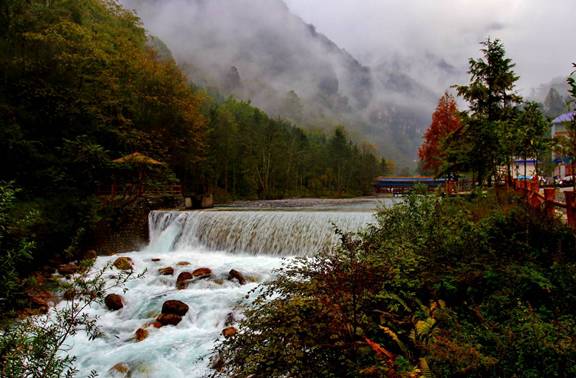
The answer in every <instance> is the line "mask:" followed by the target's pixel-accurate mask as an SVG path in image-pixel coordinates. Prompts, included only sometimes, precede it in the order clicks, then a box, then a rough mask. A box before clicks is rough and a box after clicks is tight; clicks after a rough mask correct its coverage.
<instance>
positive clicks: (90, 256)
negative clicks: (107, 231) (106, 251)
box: [82, 249, 98, 260]
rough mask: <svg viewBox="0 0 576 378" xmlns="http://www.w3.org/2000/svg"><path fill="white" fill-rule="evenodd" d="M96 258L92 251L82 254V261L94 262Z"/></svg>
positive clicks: (95, 253) (96, 255) (96, 254)
mask: <svg viewBox="0 0 576 378" xmlns="http://www.w3.org/2000/svg"><path fill="white" fill-rule="evenodd" d="M97 257H98V253H97V252H96V251H95V250H93V249H91V250H89V251H86V253H84V256H82V258H83V259H84V260H96V258H97Z"/></svg>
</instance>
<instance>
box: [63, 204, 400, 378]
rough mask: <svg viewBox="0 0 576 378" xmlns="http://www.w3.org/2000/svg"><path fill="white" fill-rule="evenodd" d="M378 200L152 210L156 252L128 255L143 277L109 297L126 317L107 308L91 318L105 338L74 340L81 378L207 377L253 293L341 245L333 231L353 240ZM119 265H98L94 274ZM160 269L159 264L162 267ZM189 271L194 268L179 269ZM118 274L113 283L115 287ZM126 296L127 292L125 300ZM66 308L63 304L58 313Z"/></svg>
mask: <svg viewBox="0 0 576 378" xmlns="http://www.w3.org/2000/svg"><path fill="white" fill-rule="evenodd" d="M387 201H388V202H382V201H375V200H362V201H356V202H354V201H350V200H348V201H342V202H338V201H331V202H329V203H324V202H320V203H313V204H311V203H304V204H303V205H302V203H297V205H298V204H299V206H295V204H294V203H290V202H288V203H283V204H280V205H279V204H278V203H270V204H269V205H268V206H267V205H266V204H265V203H259V205H254V204H252V205H242V206H241V207H233V208H225V209H215V210H209V211H189V212H179V211H154V212H152V213H150V216H149V228H150V239H151V241H150V244H149V245H148V246H147V247H145V248H143V249H142V250H141V251H134V252H131V253H125V254H122V255H121V256H128V257H130V258H131V259H132V260H133V263H134V271H135V272H136V273H140V272H145V273H144V275H143V276H142V278H140V279H136V280H131V281H129V282H128V283H127V284H126V285H125V287H122V288H116V289H113V290H112V292H115V293H118V294H121V295H122V296H123V297H124V302H125V303H124V308H122V309H121V310H119V311H115V312H111V311H109V310H107V309H106V308H105V307H104V306H103V305H94V306H93V307H92V308H90V309H89V310H88V312H89V313H90V314H91V315H94V316H97V317H98V325H99V326H100V328H101V330H102V331H103V336H101V337H99V338H97V339H95V340H92V341H90V340H88V338H87V337H86V335H84V334H82V333H79V334H77V335H75V336H73V337H72V338H71V339H70V340H69V346H70V350H69V351H68V353H69V354H72V355H75V356H77V358H78V360H77V364H76V365H77V368H78V369H79V370H80V374H79V375H78V376H79V377H85V376H87V375H88V374H89V373H90V371H91V370H94V371H96V372H97V373H98V375H99V376H103V377H106V376H130V377H159V378H160V377H166V378H168V377H170V378H179V377H187V378H189V377H206V376H208V375H210V372H211V371H210V369H209V365H210V356H211V352H212V349H213V347H214V345H215V343H216V342H217V340H218V339H219V338H221V337H222V336H221V333H222V330H223V329H224V328H225V327H226V319H227V317H229V314H231V313H232V314H234V317H235V318H236V319H238V318H240V317H241V314H240V313H239V311H238V305H239V304H241V303H242V302H243V301H247V300H249V299H246V296H247V294H248V292H249V291H250V290H252V289H254V288H255V287H256V286H257V285H258V284H259V283H261V282H263V281H265V280H268V279H270V278H271V277H272V276H273V270H274V269H276V268H279V267H280V266H281V265H282V264H283V261H284V260H283V259H285V258H288V259H289V258H290V257H292V256H306V255H312V254H314V253H316V252H317V251H318V250H319V249H320V248H326V247H330V246H333V245H335V244H336V243H337V242H338V238H337V236H336V235H335V234H334V227H338V228H339V229H341V230H343V231H354V230H358V229H360V228H362V227H363V226H365V225H366V224H368V223H370V222H373V221H374V217H373V211H374V209H375V208H376V207H377V206H388V205H390V204H391V201H390V200H387ZM117 257H118V256H107V257H99V258H98V259H97V260H96V263H95V265H94V267H93V268H92V271H93V272H97V271H98V270H99V269H101V268H102V267H104V266H106V264H109V263H110V262H112V261H114V260H115V259H116V258H117ZM158 259H160V260H159V261H154V260H158ZM178 263H187V264H189V265H178ZM163 267H173V268H174V275H172V276H162V275H160V274H159V273H158V269H159V268H163ZM200 267H207V268H210V269H211V270H212V277H211V278H209V279H202V280H196V281H193V282H192V283H191V284H190V285H189V286H188V288H186V289H184V290H177V289H176V277H177V276H178V274H179V273H180V272H184V271H189V272H190V271H192V270H194V269H196V268H200ZM231 269H235V270H237V271H240V272H241V273H242V274H244V276H245V277H246V278H247V281H248V282H247V284H245V285H240V284H239V283H238V282H236V281H229V280H228V279H227V278H228V272H229V271H230V270H231ZM113 274H114V272H113V271H111V272H110V274H109V276H110V277H109V278H108V279H109V280H110V282H112V281H113V277H112V276H113ZM125 289H126V291H125ZM169 299H176V300H180V301H182V302H184V303H186V304H188V306H189V308H190V309H189V311H188V313H186V315H185V316H184V317H183V320H182V321H181V322H180V323H179V324H178V325H177V326H165V327H162V328H154V327H148V328H147V330H148V331H149V336H148V337H147V338H146V339H145V340H143V341H140V342H136V340H135V339H134V333H135V331H136V330H137V329H138V328H141V327H144V325H146V324H147V323H150V322H153V321H154V319H155V318H156V317H157V316H158V315H159V313H160V310H161V308H162V304H163V303H164V302H165V301H166V300H169ZM63 305H65V303H63V304H61V306H63ZM118 363H124V364H127V366H128V367H129V369H130V373H129V375H124V374H116V375H114V374H112V373H111V372H110V369H111V367H113V366H114V365H116V364H118Z"/></svg>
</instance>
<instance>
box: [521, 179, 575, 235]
mask: <svg viewBox="0 0 576 378" xmlns="http://www.w3.org/2000/svg"><path fill="white" fill-rule="evenodd" d="M514 190H515V191H516V192H518V193H520V194H521V195H522V196H524V197H525V198H526V201H527V202H528V205H530V206H531V207H533V208H537V209H544V211H545V212H546V214H547V215H548V216H550V217H555V216H556V209H558V208H560V209H564V210H566V221H567V223H568V225H569V226H570V227H572V228H573V229H574V230H576V196H575V194H574V191H565V192H564V199H565V201H566V202H560V201H557V200H556V189H555V188H544V194H542V193H540V186H539V185H538V181H537V180H531V181H528V180H514Z"/></svg>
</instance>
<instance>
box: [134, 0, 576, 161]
mask: <svg viewBox="0 0 576 378" xmlns="http://www.w3.org/2000/svg"><path fill="white" fill-rule="evenodd" d="M123 4H124V5H126V6H127V7H128V8H131V9H135V11H136V13H137V14H138V15H139V16H140V17H141V18H142V20H143V23H144V26H145V27H146V29H147V30H148V31H149V32H150V34H151V35H154V36H158V37H159V38H160V39H161V40H162V41H164V42H165V43H166V45H167V46H168V48H169V49H170V50H171V52H172V54H173V56H174V58H175V59H176V61H177V63H178V64H179V65H180V66H181V67H182V68H183V70H184V71H185V72H186V73H187V75H188V77H189V78H190V80H191V81H192V82H194V83H195V84H197V85H200V86H203V87H205V88H209V89H213V90H214V91H216V92H218V93H220V94H222V95H224V96H227V95H233V96H235V97H237V98H240V99H243V100H246V101H251V102H252V103H253V104H254V105H256V106H258V107H260V108H262V109H263V110H265V111H266V112H268V113H269V114H271V115H272V116H279V117H282V118H286V119H289V120H291V121H293V122H294V123H296V124H298V125H300V126H302V127H305V128H322V129H327V130H330V129H332V128H334V127H336V126H337V125H340V124H342V125H345V126H346V128H347V130H348V131H349V132H350V135H351V136H352V138H353V139H355V140H356V141H357V142H369V143H371V144H373V145H374V146H375V147H376V148H377V149H378V150H379V151H380V152H381V153H382V155H383V156H385V157H388V158H392V159H394V160H397V161H398V165H399V166H408V165H411V166H413V164H414V161H415V160H416V151H417V147H418V146H419V144H420V143H421V137H422V133H423V130H424V129H425V128H426V127H427V126H428V124H429V122H430V117H431V114H432V112H433V110H434V107H435V106H436V102H437V100H438V98H439V97H440V95H441V94H442V92H444V91H445V90H447V89H448V88H450V86H451V85H453V84H458V83H465V82H467V80H468V77H467V72H466V71H467V65H468V59H469V58H470V57H477V56H479V49H480V45H479V43H480V42H481V41H483V40H485V39H486V38H487V37H492V38H501V39H502V40H503V42H504V43H505V46H506V48H507V51H508V55H509V56H510V57H512V59H513V60H514V62H515V63H516V64H517V67H516V71H517V73H518V74H520V75H521V77H522V81H521V82H520V86H519V91H520V93H521V94H526V93H528V92H529V90H530V89H531V88H534V87H537V86H538V85H539V84H541V83H545V82H548V81H550V80H551V79H553V78H555V77H558V76H563V75H567V74H568V73H569V71H570V68H571V64H570V63H571V62H572V61H576V56H574V55H571V53H570V50H569V49H567V48H566V46H567V45H568V38H569V37H568V35H569V33H568V31H569V30H568V29H569V28H570V26H569V25H571V24H570V22H569V20H568V18H569V17H570V15H572V14H576V12H570V11H572V10H575V9H574V8H575V5H574V4H573V3H572V1H569V0H558V1H557V2H555V6H554V7H551V6H550V5H548V6H545V5H544V2H537V1H520V0H507V1H502V0H489V1H483V2H481V3H480V2H478V1H472V0H460V1H456V0H439V1H434V2H431V1H410V2H403V1H397V0H362V1H358V0H314V1H310V0H285V1H283V0H163V1H161V0H123ZM539 12H540V13H539ZM555 12H558V15H557V16H558V17H556V18H554V22H552V21H551V19H552V16H553V14H554V13H555ZM538 15H540V16H538Z"/></svg>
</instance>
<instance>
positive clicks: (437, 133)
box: [418, 93, 461, 174]
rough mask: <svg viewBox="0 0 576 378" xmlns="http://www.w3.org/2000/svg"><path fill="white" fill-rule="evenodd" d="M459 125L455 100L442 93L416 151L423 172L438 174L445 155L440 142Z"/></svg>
mask: <svg viewBox="0 0 576 378" xmlns="http://www.w3.org/2000/svg"><path fill="white" fill-rule="evenodd" d="M460 125H461V124H460V118H459V117H458V109H457V107H456V100H454V97H453V96H452V95H450V94H449V93H444V95H443V96H442V97H441V98H440V101H439V102H438V106H437V107H436V111H435V112H434V114H433V115H432V123H431V124H430V127H428V129H427V130H426V133H425V134H424V143H422V145H421V146H420V149H419V150H418V156H419V157H420V160H421V161H422V168H423V169H424V170H425V171H429V172H432V173H435V174H436V173H438V171H439V169H440V166H441V165H442V159H443V156H444V155H445V154H444V152H443V151H442V141H443V140H444V139H445V138H446V137H447V136H448V135H449V134H450V133H452V132H453V131H455V130H456V129H458V128H459V127H460Z"/></svg>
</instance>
